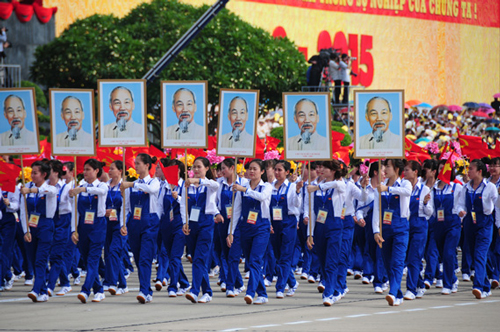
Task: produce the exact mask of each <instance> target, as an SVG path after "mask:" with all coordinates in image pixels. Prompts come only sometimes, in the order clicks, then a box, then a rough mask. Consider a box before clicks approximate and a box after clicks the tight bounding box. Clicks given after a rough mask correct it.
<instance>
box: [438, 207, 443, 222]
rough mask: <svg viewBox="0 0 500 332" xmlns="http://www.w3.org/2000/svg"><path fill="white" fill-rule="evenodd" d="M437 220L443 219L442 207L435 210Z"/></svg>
mask: <svg viewBox="0 0 500 332" xmlns="http://www.w3.org/2000/svg"><path fill="white" fill-rule="evenodd" d="M437 220H438V221H444V209H438V210H437Z"/></svg>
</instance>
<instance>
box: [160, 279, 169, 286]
mask: <svg viewBox="0 0 500 332" xmlns="http://www.w3.org/2000/svg"><path fill="white" fill-rule="evenodd" d="M161 284H162V285H163V287H168V285H169V282H168V280H167V278H163V281H162V282H161Z"/></svg>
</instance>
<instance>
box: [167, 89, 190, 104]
mask: <svg viewBox="0 0 500 332" xmlns="http://www.w3.org/2000/svg"><path fill="white" fill-rule="evenodd" d="M181 91H186V92H189V93H190V94H191V96H193V102H194V103H195V104H196V96H195V95H194V93H193V91H191V90H189V89H187V88H180V89H178V90H177V91H175V92H174V94H173V95H172V106H175V95H176V94H178V93H179V92H181Z"/></svg>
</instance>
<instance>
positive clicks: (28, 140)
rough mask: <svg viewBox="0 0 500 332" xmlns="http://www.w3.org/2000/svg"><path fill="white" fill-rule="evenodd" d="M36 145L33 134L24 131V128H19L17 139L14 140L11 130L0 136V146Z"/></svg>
mask: <svg viewBox="0 0 500 332" xmlns="http://www.w3.org/2000/svg"><path fill="white" fill-rule="evenodd" d="M36 143H37V141H36V137H35V133H33V132H32V131H30V130H28V129H26V127H23V128H21V131H20V135H19V138H14V135H13V134H12V131H11V130H7V131H6V132H3V133H2V134H0V145H1V146H13V145H15V146H19V145H36Z"/></svg>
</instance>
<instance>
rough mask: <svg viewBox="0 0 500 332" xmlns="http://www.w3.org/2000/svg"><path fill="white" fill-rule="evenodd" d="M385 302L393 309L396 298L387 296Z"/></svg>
mask: <svg viewBox="0 0 500 332" xmlns="http://www.w3.org/2000/svg"><path fill="white" fill-rule="evenodd" d="M385 300H386V301H387V303H388V304H389V305H390V306H391V307H392V306H393V305H394V304H395V303H396V298H395V297H394V295H391V294H388V295H386V297H385Z"/></svg>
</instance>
